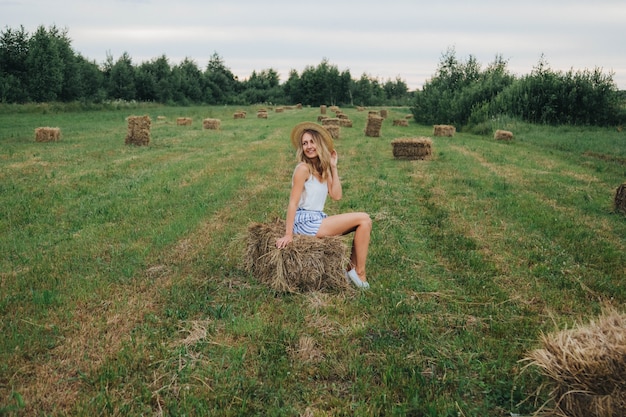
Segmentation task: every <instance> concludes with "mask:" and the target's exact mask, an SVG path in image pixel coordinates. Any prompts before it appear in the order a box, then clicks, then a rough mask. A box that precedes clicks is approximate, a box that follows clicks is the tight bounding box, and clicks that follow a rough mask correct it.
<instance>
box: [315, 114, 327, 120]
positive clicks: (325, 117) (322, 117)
mask: <svg viewBox="0 0 626 417" xmlns="http://www.w3.org/2000/svg"><path fill="white" fill-rule="evenodd" d="M326 119H328V116H324V115H323V114H320V115H318V116H317V121H318V122H322V121H324V120H326Z"/></svg>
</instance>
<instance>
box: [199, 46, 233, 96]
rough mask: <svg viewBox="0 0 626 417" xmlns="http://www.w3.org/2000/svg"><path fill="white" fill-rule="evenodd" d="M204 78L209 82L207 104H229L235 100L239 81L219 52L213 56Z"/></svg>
mask: <svg viewBox="0 0 626 417" xmlns="http://www.w3.org/2000/svg"><path fill="white" fill-rule="evenodd" d="M204 76H205V79H206V82H207V92H206V97H205V100H206V101H207V102H209V103H210V104H228V103H231V102H233V101H234V100H235V94H236V93H237V83H238V81H237V79H236V77H235V76H234V75H233V73H232V72H231V71H230V69H228V68H227V67H226V65H225V64H224V61H223V59H222V57H220V56H219V55H218V53H217V52H215V53H213V55H211V59H209V62H208V64H207V68H206V71H205V72H204Z"/></svg>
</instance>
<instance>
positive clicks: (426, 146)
mask: <svg viewBox="0 0 626 417" xmlns="http://www.w3.org/2000/svg"><path fill="white" fill-rule="evenodd" d="M391 146H392V147H393V157H394V158H396V159H430V157H431V156H432V154H433V141H432V139H430V138H426V137H419V138H399V139H394V140H393V141H392V142H391Z"/></svg>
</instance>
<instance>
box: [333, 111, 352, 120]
mask: <svg viewBox="0 0 626 417" xmlns="http://www.w3.org/2000/svg"><path fill="white" fill-rule="evenodd" d="M335 117H337V118H338V119H349V117H348V115H347V114H345V113H343V112H340V111H338V112H337V114H336V115H335Z"/></svg>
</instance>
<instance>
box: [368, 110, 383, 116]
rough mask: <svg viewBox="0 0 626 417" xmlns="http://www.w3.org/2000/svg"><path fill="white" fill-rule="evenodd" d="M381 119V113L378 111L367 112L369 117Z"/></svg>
mask: <svg viewBox="0 0 626 417" xmlns="http://www.w3.org/2000/svg"><path fill="white" fill-rule="evenodd" d="M374 116H376V117H380V113H378V111H377V110H370V111H368V112H367V117H374Z"/></svg>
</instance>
